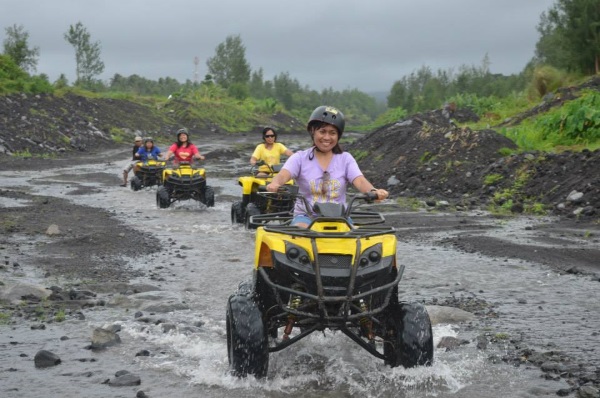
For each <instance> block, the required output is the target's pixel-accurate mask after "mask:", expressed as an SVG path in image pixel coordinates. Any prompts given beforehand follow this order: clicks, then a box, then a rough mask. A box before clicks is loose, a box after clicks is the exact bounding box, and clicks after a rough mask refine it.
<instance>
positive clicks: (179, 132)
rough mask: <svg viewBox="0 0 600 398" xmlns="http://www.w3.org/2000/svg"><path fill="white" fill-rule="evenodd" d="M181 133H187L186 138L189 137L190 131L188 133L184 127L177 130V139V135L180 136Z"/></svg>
mask: <svg viewBox="0 0 600 398" xmlns="http://www.w3.org/2000/svg"><path fill="white" fill-rule="evenodd" d="M181 134H185V135H187V137H188V139H189V138H190V133H189V131H188V129H186V128H185V127H184V128H181V129H179V130H177V141H179V136H181Z"/></svg>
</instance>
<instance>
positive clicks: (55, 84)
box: [54, 73, 69, 88]
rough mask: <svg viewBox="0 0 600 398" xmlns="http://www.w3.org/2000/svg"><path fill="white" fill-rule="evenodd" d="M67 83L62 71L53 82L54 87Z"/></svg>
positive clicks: (65, 85) (66, 84)
mask: <svg viewBox="0 0 600 398" xmlns="http://www.w3.org/2000/svg"><path fill="white" fill-rule="evenodd" d="M68 85H69V80H67V77H66V76H65V74H64V73H61V74H60V76H59V77H58V79H56V81H55V82H54V88H64V87H67V86H68Z"/></svg>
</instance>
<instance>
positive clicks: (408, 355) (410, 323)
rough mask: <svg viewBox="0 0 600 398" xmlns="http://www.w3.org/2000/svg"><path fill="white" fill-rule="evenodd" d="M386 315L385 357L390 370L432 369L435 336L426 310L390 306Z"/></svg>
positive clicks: (415, 306) (418, 306) (411, 305)
mask: <svg viewBox="0 0 600 398" xmlns="http://www.w3.org/2000/svg"><path fill="white" fill-rule="evenodd" d="M384 314H385V335H386V336H385V339H384V340H385V342H384V345H383V353H384V355H385V357H386V359H385V363H386V365H390V366H391V367H393V368H394V367H397V366H400V365H402V366H404V367H405V368H414V367H416V366H423V365H424V366H430V365H431V364H432V363H433V333H432V331H431V320H430V319H429V314H427V310H426V309H425V306H423V305H422V304H419V303H399V304H390V305H389V307H388V310H387V311H386V312H385V313H384Z"/></svg>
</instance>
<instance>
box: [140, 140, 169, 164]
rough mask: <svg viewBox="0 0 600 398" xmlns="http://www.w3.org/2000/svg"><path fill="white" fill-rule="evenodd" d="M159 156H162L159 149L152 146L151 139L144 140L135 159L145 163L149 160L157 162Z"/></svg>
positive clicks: (152, 141)
mask: <svg viewBox="0 0 600 398" xmlns="http://www.w3.org/2000/svg"><path fill="white" fill-rule="evenodd" d="M160 155H162V152H161V151H160V148H159V147H157V146H155V145H154V140H153V139H152V138H146V139H145V140H144V146H142V147H140V149H138V151H137V153H136V154H135V157H136V158H137V159H140V160H141V161H142V162H146V161H148V160H149V159H154V160H158V157H159V156H160Z"/></svg>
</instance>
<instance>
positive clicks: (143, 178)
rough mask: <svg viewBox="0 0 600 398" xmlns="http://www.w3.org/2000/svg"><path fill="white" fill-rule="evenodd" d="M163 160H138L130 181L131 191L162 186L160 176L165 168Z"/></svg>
mask: <svg viewBox="0 0 600 398" xmlns="http://www.w3.org/2000/svg"><path fill="white" fill-rule="evenodd" d="M166 164H167V163H166V162H165V161H164V160H154V159H148V160H146V161H142V160H140V161H139V162H137V163H136V164H135V167H134V170H135V175H134V176H133V178H132V179H131V181H130V186H131V189H133V190H134V191H139V190H140V189H142V188H145V187H151V186H153V185H161V184H162V175H163V171H164V169H165V166H166Z"/></svg>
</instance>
